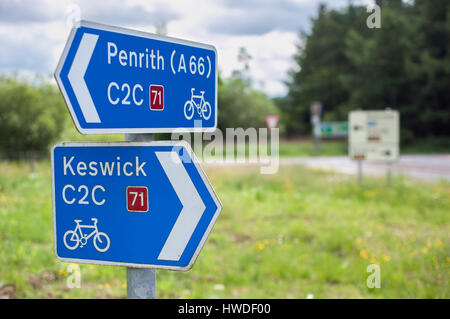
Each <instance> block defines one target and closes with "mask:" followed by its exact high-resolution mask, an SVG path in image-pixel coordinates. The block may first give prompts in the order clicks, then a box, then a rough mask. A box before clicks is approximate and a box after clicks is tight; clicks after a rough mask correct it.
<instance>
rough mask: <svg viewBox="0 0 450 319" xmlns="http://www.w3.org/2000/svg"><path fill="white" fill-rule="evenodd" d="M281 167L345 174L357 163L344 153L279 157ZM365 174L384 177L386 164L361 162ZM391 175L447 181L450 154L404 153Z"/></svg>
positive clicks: (449, 177) (350, 171)
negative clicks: (299, 167) (306, 168)
mask: <svg viewBox="0 0 450 319" xmlns="http://www.w3.org/2000/svg"><path fill="white" fill-rule="evenodd" d="M279 163H280V166H283V165H302V166H306V167H311V168H317V169H323V170H329V171H335V172H339V173H344V174H353V175H356V173H357V164H356V162H355V161H352V160H350V159H349V158H348V157H346V156H327V157H281V158H280V162H279ZM205 164H206V165H207V166H208V165H220V166H221V165H258V166H261V165H263V166H267V164H261V163H254V164H251V163H248V161H246V163H235V162H233V163H223V164H220V163H217V164H207V163H205ZM362 167H363V174H364V175H375V176H383V175H386V169H387V164H385V163H368V162H364V163H363V166H362ZM392 176H408V177H412V178H416V179H420V180H429V181H432V180H440V179H444V180H448V181H450V154H439V155H404V156H400V158H399V160H398V161H397V162H395V163H393V164H392Z"/></svg>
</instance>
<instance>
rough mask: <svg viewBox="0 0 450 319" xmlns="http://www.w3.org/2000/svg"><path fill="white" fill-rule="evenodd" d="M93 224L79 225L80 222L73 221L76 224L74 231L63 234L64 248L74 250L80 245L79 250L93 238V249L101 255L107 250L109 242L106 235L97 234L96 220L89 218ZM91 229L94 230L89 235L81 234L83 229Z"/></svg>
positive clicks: (77, 220)
mask: <svg viewBox="0 0 450 319" xmlns="http://www.w3.org/2000/svg"><path fill="white" fill-rule="evenodd" d="M91 220H92V221H93V222H94V225H80V223H81V222H82V220H80V219H75V220H74V222H75V223H76V224H77V226H76V227H75V229H74V230H68V231H66V232H65V234H64V237H63V241H64V246H66V248H67V249H70V250H75V249H77V248H78V246H79V245H80V244H81V246H80V248H83V246H84V245H86V243H87V241H88V239H89V238H91V237H92V236H94V240H93V241H94V247H95V249H97V250H98V251H99V252H101V253H103V252H105V251H107V250H108V249H109V244H110V240H109V237H108V235H106V234H105V233H102V232H99V231H98V228H97V221H98V220H97V218H91ZM87 228H92V229H94V230H93V231H92V232H91V233H88V234H83V231H82V230H83V229H87Z"/></svg>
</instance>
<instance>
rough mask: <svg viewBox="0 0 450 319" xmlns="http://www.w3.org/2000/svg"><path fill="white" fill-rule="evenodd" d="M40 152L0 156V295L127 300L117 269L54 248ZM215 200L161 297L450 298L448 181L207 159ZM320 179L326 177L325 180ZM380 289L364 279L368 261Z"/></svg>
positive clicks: (162, 280) (162, 283)
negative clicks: (207, 223)
mask: <svg viewBox="0 0 450 319" xmlns="http://www.w3.org/2000/svg"><path fill="white" fill-rule="evenodd" d="M49 171H50V167H49V162H48V161H42V162H39V163H37V165H36V169H35V171H34V172H31V169H30V167H29V165H27V164H26V163H24V162H12V161H9V162H0V216H1V218H0V243H1V250H0V265H2V267H0V297H4V296H5V289H2V287H4V286H7V285H9V287H13V289H14V290H13V292H14V293H15V295H16V296H17V297H18V298H51V297H54V298H105V297H113V298H118V297H119V298H124V297H125V296H126V272H125V268H124V267H112V266H101V265H80V275H81V288H73V289H69V288H68V287H67V284H66V283H67V280H68V279H70V276H71V275H72V274H71V273H69V272H68V266H69V264H67V263H62V262H59V261H57V259H56V257H55V255H54V248H53V228H52V206H51V177H50V175H49ZM206 173H207V175H208V177H209V179H210V180H211V183H212V184H213V185H214V188H215V190H216V192H217V194H218V196H219V198H220V200H221V202H222V204H223V211H222V212H221V214H220V216H219V218H218V219H217V222H216V224H215V226H214V228H213V230H212V232H211V234H210V235H209V237H208V239H207V241H206V243H205V245H204V247H203V249H202V251H201V253H200V255H199V257H198V259H197V261H196V263H195V265H194V267H193V268H192V269H191V270H190V271H188V272H175V271H167V270H158V274H157V281H158V282H157V297H158V298H306V296H307V295H308V294H313V295H314V297H315V298H449V297H450V290H449V289H448V280H449V278H450V274H449V267H450V257H449V255H448V252H449V244H450V239H449V236H448V234H449V222H450V220H449V219H450V215H449V214H448V212H449V210H450V201H449V199H450V183H449V182H447V181H440V182H430V183H423V182H416V181H413V180H410V179H404V178H394V179H393V180H392V184H391V186H390V187H386V186H385V180H384V178H380V179H374V178H370V177H367V178H365V180H364V187H359V186H358V185H357V183H356V180H355V177H354V176H348V175H340V174H332V173H325V172H322V171H317V170H309V169H305V168H303V167H301V166H284V167H281V168H280V171H279V172H278V173H277V174H274V175H261V174H260V173H259V168H258V167H249V166H242V167H222V168H219V167H209V168H208V167H206ZM325 185H326V186H325ZM372 263H377V264H379V265H380V267H381V289H375V288H373V289H370V288H367V286H366V280H367V277H368V276H369V273H368V272H367V271H366V268H367V266H368V265H369V264H372Z"/></svg>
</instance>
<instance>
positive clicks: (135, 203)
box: [127, 186, 148, 213]
mask: <svg viewBox="0 0 450 319" xmlns="http://www.w3.org/2000/svg"><path fill="white" fill-rule="evenodd" d="M127 210H128V211H130V212H141V213H145V212H148V189H147V187H145V186H129V187H127Z"/></svg>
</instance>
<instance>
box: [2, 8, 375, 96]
mask: <svg viewBox="0 0 450 319" xmlns="http://www.w3.org/2000/svg"><path fill="white" fill-rule="evenodd" d="M360 1H362V2H367V1H369V0H360ZM326 2H328V3H329V4H330V5H333V6H340V5H345V4H346V3H347V0H327V1H326ZM355 2H356V1H355ZM318 3H319V0H278V1H275V0H274V1H269V0H247V1H240V0H239V1H238V0H221V1H208V0H198V1H195V2H192V1H186V0H171V1H163V0H157V1H139V0H124V1H118V0H100V1H92V0H63V1H56V0H53V1H52V0H33V1H31V0H1V1H0V43H2V49H1V50H0V72H10V71H13V70H17V71H35V72H39V73H42V74H44V75H48V74H51V73H52V72H53V71H54V69H55V67H56V64H57V62H58V59H59V56H60V54H61V52H62V49H63V47H64V45H65V42H66V39H67V36H68V34H69V31H70V28H69V27H68V22H70V21H71V19H72V18H73V15H74V14H75V15H76V14H77V13H79V16H80V17H81V18H83V19H89V20H92V21H96V22H100V23H106V24H113V25H118V26H122V27H131V28H134V29H139V30H142V31H146V32H155V24H157V23H161V22H166V23H167V31H168V35H169V36H173V37H177V38H183V39H188V40H192V41H196V42H203V43H208V44H212V45H214V46H215V47H216V48H217V50H218V53H219V69H220V70H221V71H222V74H223V75H224V76H229V75H230V74H231V73H232V71H233V70H236V69H241V68H242V65H240V64H239V62H238V60H237V54H238V50H239V48H240V47H245V48H246V49H247V51H248V52H249V53H250V55H251V56H252V59H251V60H250V76H251V78H252V80H253V83H255V85H256V86H257V87H259V88H261V89H263V90H264V91H265V92H266V93H268V94H269V95H271V96H274V95H282V94H284V93H285V92H286V88H285V87H284V85H283V81H284V80H286V77H287V71H288V70H289V69H290V68H292V67H294V65H293V59H292V55H293V54H294V53H295V50H296V48H295V43H296V42H297V41H298V37H297V33H298V31H299V30H300V28H303V29H307V28H309V17H310V15H312V14H315V12H316V10H317V5H318ZM77 10H79V12H76V11H77Z"/></svg>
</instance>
